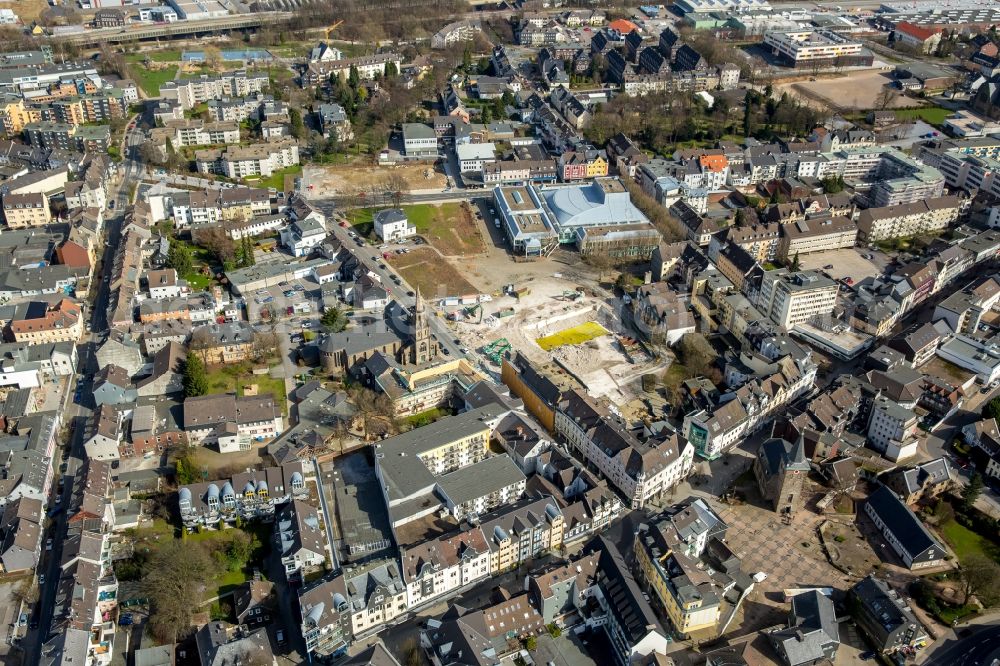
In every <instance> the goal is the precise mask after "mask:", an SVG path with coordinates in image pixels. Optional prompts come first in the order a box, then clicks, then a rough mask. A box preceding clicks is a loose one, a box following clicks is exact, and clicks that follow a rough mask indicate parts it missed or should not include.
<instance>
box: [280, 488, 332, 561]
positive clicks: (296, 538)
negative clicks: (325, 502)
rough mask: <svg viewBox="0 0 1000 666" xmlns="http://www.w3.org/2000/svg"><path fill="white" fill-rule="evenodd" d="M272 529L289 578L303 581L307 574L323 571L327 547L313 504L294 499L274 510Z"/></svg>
mask: <svg viewBox="0 0 1000 666" xmlns="http://www.w3.org/2000/svg"><path fill="white" fill-rule="evenodd" d="M274 531H275V533H276V535H275V536H276V541H277V543H278V546H279V547H280V549H281V564H282V566H284V568H285V577H286V578H287V579H288V580H302V579H304V577H305V576H306V574H309V573H311V572H313V571H317V570H322V567H323V564H324V562H326V561H327V557H328V554H327V551H328V546H327V543H326V530H325V529H324V528H323V524H322V517H321V516H320V512H319V510H318V509H317V508H316V507H315V506H312V505H310V504H307V503H306V502H304V501H301V500H298V499H293V500H292V501H291V502H289V503H288V504H285V505H284V506H283V507H282V508H281V509H280V510H279V511H278V512H277V513H276V515H275V517H274Z"/></svg>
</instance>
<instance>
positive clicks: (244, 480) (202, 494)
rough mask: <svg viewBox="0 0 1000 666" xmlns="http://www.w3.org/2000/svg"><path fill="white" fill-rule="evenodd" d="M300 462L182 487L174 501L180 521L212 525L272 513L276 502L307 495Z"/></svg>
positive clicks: (188, 527)
mask: <svg viewBox="0 0 1000 666" xmlns="http://www.w3.org/2000/svg"><path fill="white" fill-rule="evenodd" d="M308 493H309V490H308V488H307V487H306V484H305V473H304V471H303V468H302V463H301V462H298V461H295V462H287V463H285V464H283V465H281V466H280V467H268V468H265V469H262V470H250V471H247V472H240V473H239V474H236V475H234V476H233V477H232V478H229V479H219V480H215V481H209V482H202V483H193V484H189V485H186V486H181V488H180V489H178V491H177V501H178V506H179V509H180V515H181V521H182V522H183V523H184V526H185V527H186V528H187V529H194V528H195V527H196V526H197V525H201V526H203V527H210V528H211V527H215V526H217V525H218V524H219V521H220V520H224V521H226V522H230V523H231V522H234V521H235V520H236V518H237V516H239V517H240V518H242V519H243V520H253V519H255V518H258V517H265V516H273V515H274V508H275V506H277V505H280V504H285V503H287V502H289V501H291V500H292V498H293V497H298V498H303V497H306V496H308Z"/></svg>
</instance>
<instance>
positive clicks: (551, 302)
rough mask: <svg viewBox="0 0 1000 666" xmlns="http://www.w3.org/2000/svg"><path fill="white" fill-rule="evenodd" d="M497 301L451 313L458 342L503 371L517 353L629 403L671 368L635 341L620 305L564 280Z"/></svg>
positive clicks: (516, 289)
mask: <svg viewBox="0 0 1000 666" xmlns="http://www.w3.org/2000/svg"><path fill="white" fill-rule="evenodd" d="M510 286H511V287H512V288H509V289H505V290H504V293H503V295H500V296H497V297H495V298H493V299H492V300H490V301H487V302H480V303H473V304H469V305H465V306H462V305H458V307H452V308H447V307H446V308H445V309H446V310H447V311H448V319H449V320H450V321H453V322H454V323H453V324H452V329H453V330H454V331H455V334H456V337H457V338H458V339H460V340H461V341H462V343H463V345H464V346H465V347H466V348H468V349H469V351H470V355H478V356H479V358H480V361H481V363H482V365H483V367H484V368H486V369H487V370H490V371H492V372H495V373H499V370H500V362H501V359H502V358H504V357H505V356H508V355H512V354H513V353H514V352H515V351H516V352H520V353H521V354H523V355H525V356H527V357H528V358H529V359H531V360H532V362H535V363H539V364H544V363H554V364H556V365H557V366H559V367H561V368H562V369H563V370H565V371H566V372H567V373H569V374H570V375H572V376H573V377H574V378H576V379H577V380H578V381H579V382H580V383H581V384H582V385H583V386H585V387H586V388H587V390H588V391H589V392H590V393H592V394H594V395H597V396H607V397H608V398H609V399H610V400H612V401H613V402H615V403H616V404H619V405H624V404H626V403H628V402H630V401H632V400H634V399H636V398H637V397H639V396H640V394H641V392H642V391H641V387H640V386H639V384H640V378H641V376H642V375H643V374H645V373H650V372H658V371H659V370H662V369H663V368H664V367H666V364H667V363H668V362H669V361H668V360H665V359H660V358H657V357H656V356H655V355H654V354H653V353H652V352H651V350H650V349H649V348H647V347H646V346H645V345H644V344H642V343H641V342H639V341H638V340H636V339H635V335H636V333H635V332H634V331H632V330H629V329H627V328H626V327H625V326H624V325H623V324H622V321H623V320H624V321H628V319H629V318H628V317H624V318H623V317H622V316H621V313H618V312H616V311H615V310H616V308H621V307H623V306H622V304H621V301H620V300H619V299H612V298H608V297H606V296H604V295H603V294H602V295H596V294H595V293H594V291H593V290H590V289H585V288H580V287H579V286H578V285H577V284H575V283H574V282H571V281H570V280H567V279H563V278H559V277H546V278H544V279H538V280H530V281H529V282H527V283H526V284H525V285H523V286H522V285H510Z"/></svg>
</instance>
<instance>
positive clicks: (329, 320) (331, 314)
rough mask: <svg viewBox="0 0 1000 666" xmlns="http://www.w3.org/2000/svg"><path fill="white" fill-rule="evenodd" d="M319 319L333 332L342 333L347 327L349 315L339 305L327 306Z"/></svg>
mask: <svg viewBox="0 0 1000 666" xmlns="http://www.w3.org/2000/svg"><path fill="white" fill-rule="evenodd" d="M319 321H320V323H321V324H323V326H324V327H326V329H327V330H329V331H330V332H331V333H340V332H341V331H343V330H344V329H345V328H347V316H346V315H344V313H343V311H342V310H341V309H340V308H337V307H333V308H327V309H326V312H324V313H323V316H322V317H321V318H320V320H319Z"/></svg>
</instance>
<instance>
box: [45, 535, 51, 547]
mask: <svg viewBox="0 0 1000 666" xmlns="http://www.w3.org/2000/svg"><path fill="white" fill-rule="evenodd" d="M45 550H52V537H49V538H48V539H46V540H45Z"/></svg>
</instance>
